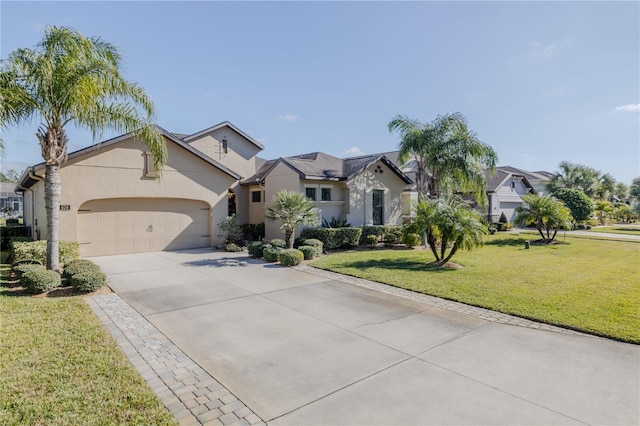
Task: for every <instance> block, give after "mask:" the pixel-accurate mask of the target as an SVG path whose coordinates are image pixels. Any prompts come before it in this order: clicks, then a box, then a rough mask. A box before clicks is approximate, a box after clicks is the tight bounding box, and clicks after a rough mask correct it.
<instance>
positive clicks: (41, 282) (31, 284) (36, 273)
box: [20, 267, 62, 294]
mask: <svg viewBox="0 0 640 426" xmlns="http://www.w3.org/2000/svg"><path fill="white" fill-rule="evenodd" d="M20 282H21V283H22V286H23V287H25V288H26V289H27V291H28V292H29V293H34V294H39V293H44V292H47V291H49V290H53V289H54V288H56V287H59V286H60V284H61V282H62V280H61V278H60V274H58V273H57V272H55V271H49V270H47V269H44V267H40V268H39V269H33V270H31V271H29V272H25V273H24V274H22V277H20Z"/></svg>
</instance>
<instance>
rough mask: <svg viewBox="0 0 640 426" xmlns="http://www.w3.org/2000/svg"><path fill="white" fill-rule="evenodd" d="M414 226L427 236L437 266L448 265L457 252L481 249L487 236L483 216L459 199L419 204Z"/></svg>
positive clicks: (423, 201) (452, 198) (420, 202)
mask: <svg viewBox="0 0 640 426" xmlns="http://www.w3.org/2000/svg"><path fill="white" fill-rule="evenodd" d="M415 226H416V228H417V230H418V231H419V232H420V233H423V234H426V240H427V244H428V245H429V248H430V249H431V252H432V253H433V255H434V256H435V258H436V260H435V262H434V264H435V265H438V266H442V265H445V264H446V263H447V262H448V261H449V260H451V258H452V257H453V256H454V255H455V254H456V252H457V251H458V250H471V249H474V248H476V247H479V246H481V245H482V244H484V235H486V234H487V227H486V226H485V225H484V224H483V223H482V220H481V217H480V214H479V213H478V212H476V211H475V210H472V209H471V208H470V207H469V206H468V205H467V204H466V203H464V202H463V201H462V200H461V199H460V198H458V197H449V199H448V200H446V201H445V200H442V199H440V200H427V199H422V200H420V201H418V204H417V206H416V222H415ZM447 250H448V252H447Z"/></svg>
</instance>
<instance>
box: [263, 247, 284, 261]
mask: <svg viewBox="0 0 640 426" xmlns="http://www.w3.org/2000/svg"><path fill="white" fill-rule="evenodd" d="M283 250H284V249H283V248H281V247H273V246H272V245H271V244H267V245H266V246H265V247H264V249H263V250H262V255H263V256H264V260H266V261H267V262H271V263H273V262H277V261H278V255H279V254H280V252H281V251H283Z"/></svg>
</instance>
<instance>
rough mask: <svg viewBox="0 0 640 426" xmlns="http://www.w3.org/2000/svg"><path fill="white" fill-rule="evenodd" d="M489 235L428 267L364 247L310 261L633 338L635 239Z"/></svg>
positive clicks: (637, 296) (637, 293)
mask: <svg viewBox="0 0 640 426" xmlns="http://www.w3.org/2000/svg"><path fill="white" fill-rule="evenodd" d="M525 239H530V237H529V236H526V238H525V237H523V236H517V235H511V236H510V235H505V234H496V235H493V236H488V237H487V243H486V245H485V246H484V247H482V248H481V249H478V250H474V251H471V252H462V253H458V254H456V256H455V257H454V258H453V261H454V262H457V263H459V264H462V265H464V266H465V267H464V268H459V269H450V270H442V269H430V268H428V267H427V266H426V263H427V262H430V261H432V260H433V255H432V254H431V253H430V252H429V251H428V250H390V249H387V250H365V251H359V250H356V251H351V252H341V253H336V254H331V255H327V256H323V257H321V258H320V259H318V260H317V261H315V262H313V263H312V266H315V267H317V268H321V269H328V270H332V271H335V272H340V273H343V274H347V275H353V276H356V277H360V278H365V279H370V280H373V281H378V282H383V283H387V284H391V285H394V286H397V287H402V288H406V289H409V290H414V291H418V292H421V293H425V294H430V295H433V296H438V297H443V298H446V299H451V300H457V301H460V302H463V303H467V304H470V305H475V306H481V307H484V308H488V309H492V310H495V311H500V312H504V313H507V314H512V315H517V316H521V317H525V318H530V319H534V320H538V321H542V322H545V323H549V324H555V325H560V326H565V327H569V328H573V329H577V330H581V331H584V332H588V333H593V334H597V335H601V336H607V337H611V338H614V339H618V340H622V341H628V342H634V343H640V309H639V308H638V307H639V306H640V262H639V260H640V243H635V242H621V241H600V240H588V239H578V238H570V237H567V238H566V242H567V244H557V245H548V246H542V245H535V244H534V245H532V246H531V249H529V250H525V248H524V242H525Z"/></svg>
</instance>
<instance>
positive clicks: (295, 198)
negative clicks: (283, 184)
mask: <svg viewBox="0 0 640 426" xmlns="http://www.w3.org/2000/svg"><path fill="white" fill-rule="evenodd" d="M266 217H267V219H270V220H281V221H282V225H281V226H280V229H282V230H283V231H284V238H285V241H286V242H287V245H288V247H289V248H293V242H294V240H295V233H296V229H298V226H300V225H319V224H320V219H319V218H318V210H317V209H316V208H314V207H313V202H312V201H311V200H310V199H309V198H307V197H306V196H305V195H304V194H303V193H302V192H290V191H287V190H286V189H285V190H282V191H280V192H278V193H277V194H276V195H275V196H274V197H273V206H271V207H269V208H268V209H267V212H266Z"/></svg>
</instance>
